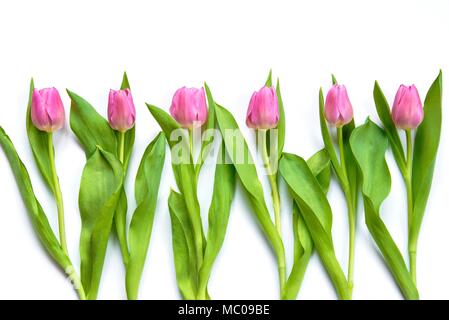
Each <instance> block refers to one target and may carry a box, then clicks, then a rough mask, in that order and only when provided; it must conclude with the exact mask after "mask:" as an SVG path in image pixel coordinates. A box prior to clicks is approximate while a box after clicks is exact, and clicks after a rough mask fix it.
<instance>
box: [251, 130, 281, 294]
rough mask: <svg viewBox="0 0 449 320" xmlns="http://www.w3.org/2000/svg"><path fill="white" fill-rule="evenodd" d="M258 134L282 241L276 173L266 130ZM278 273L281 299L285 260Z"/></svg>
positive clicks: (277, 228)
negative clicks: (270, 155) (269, 152)
mask: <svg viewBox="0 0 449 320" xmlns="http://www.w3.org/2000/svg"><path fill="white" fill-rule="evenodd" d="M258 134H259V135H260V138H261V141H260V145H259V149H260V150H261V153H262V160H263V164H264V167H265V170H266V172H267V175H268V181H269V183H270V187H271V198H272V201H273V209H274V224H275V226H276V230H277V232H278V233H279V237H280V238H281V239H282V226H281V201H280V195H279V187H278V182H277V173H275V172H273V171H274V170H273V167H272V165H271V162H270V157H269V155H268V149H267V130H261V131H260V132H259V133H258ZM278 272H279V283H280V292H281V297H283V296H284V295H283V292H284V287H285V283H286V267H285V258H284V261H282V260H281V261H279V262H278Z"/></svg>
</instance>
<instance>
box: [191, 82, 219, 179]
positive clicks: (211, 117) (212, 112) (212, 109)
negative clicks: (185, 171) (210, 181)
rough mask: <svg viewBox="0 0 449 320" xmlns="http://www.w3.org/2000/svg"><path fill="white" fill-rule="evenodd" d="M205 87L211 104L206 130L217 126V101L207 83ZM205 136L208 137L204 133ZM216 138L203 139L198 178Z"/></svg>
mask: <svg viewBox="0 0 449 320" xmlns="http://www.w3.org/2000/svg"><path fill="white" fill-rule="evenodd" d="M204 88H205V91H206V97H207V104H208V106H209V108H208V113H207V121H206V125H205V127H204V129H205V130H212V129H214V128H215V102H214V99H213V97H212V93H211V92H210V89H209V86H208V85H207V83H204ZM203 138H206V137H205V136H204V133H203ZM213 141H214V139H213V138H212V137H211V138H209V139H202V143H201V151H200V158H199V159H198V162H197V164H196V166H195V176H196V179H197V180H198V175H199V174H200V170H201V168H202V167H203V164H204V161H205V160H206V157H207V154H208V152H209V148H208V147H209V146H211V144H212V142H213Z"/></svg>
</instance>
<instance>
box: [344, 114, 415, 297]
mask: <svg viewBox="0 0 449 320" xmlns="http://www.w3.org/2000/svg"><path fill="white" fill-rule="evenodd" d="M350 143H351V148H352V152H353V153H354V156H355V159H356V161H357V163H358V165H359V167H360V171H361V174H362V180H363V186H362V193H363V202H364V205H365V222H366V225H367V227H368V230H369V231H370V233H371V235H372V237H373V238H374V241H375V242H376V244H377V246H378V247H379V250H380V251H381V253H382V255H383V257H384V259H385V262H386V263H387V265H388V267H389V268H390V270H391V272H392V274H393V276H394V278H395V280H396V282H397V284H398V286H399V287H400V289H401V291H402V293H403V294H404V296H405V297H406V298H407V299H418V298H419V296H418V291H417V289H416V287H415V285H414V284H413V279H412V278H411V276H410V274H409V272H408V269H407V266H406V264H405V262H404V259H403V257H402V254H401V252H400V251H399V249H398V247H397V246H396V244H395V242H394V240H393V238H392V237H391V235H390V233H389V232H388V230H387V228H386V226H385V224H384V223H383V221H382V219H381V217H380V213H379V210H380V206H381V204H382V202H383V201H384V200H385V198H386V197H387V196H388V194H389V193H390V188H391V177H390V171H389V170H388V166H387V162H386V161H385V151H386V150H387V147H388V138H387V136H386V134H385V132H384V131H383V130H382V129H381V128H379V127H378V126H377V125H376V124H374V123H373V122H372V121H371V120H369V119H368V120H367V121H366V123H365V124H364V125H362V126H360V127H358V128H357V129H355V130H354V133H353V134H352V136H351V140H350Z"/></svg>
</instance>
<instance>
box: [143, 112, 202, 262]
mask: <svg viewBox="0 0 449 320" xmlns="http://www.w3.org/2000/svg"><path fill="white" fill-rule="evenodd" d="M147 107H148V110H149V111H150V112H151V114H152V115H153V117H154V119H155V120H156V121H157V122H158V123H159V126H160V127H161V129H162V131H163V132H164V134H165V137H166V139H167V142H168V144H169V146H170V149H171V153H172V167H173V173H174V175H175V179H176V184H177V185H178V188H179V191H180V193H181V194H182V197H183V199H184V201H185V206H186V209H187V212H188V214H189V219H190V222H191V226H192V231H193V234H194V238H195V249H196V251H195V253H196V259H197V262H198V267H199V266H200V264H201V261H202V259H203V252H204V245H205V237H204V232H203V224H202V221H201V212H200V205H199V202H198V196H197V190H196V176H195V169H194V166H193V161H192V157H191V155H190V152H189V146H188V141H189V139H188V138H187V135H186V134H185V130H183V129H181V128H180V127H179V124H178V123H177V122H176V121H175V120H174V119H173V118H172V117H171V116H170V115H169V114H167V113H166V112H165V111H163V110H162V109H160V108H158V107H155V106H152V105H149V104H147ZM172 134H175V136H179V139H180V140H175V139H174V138H175V137H172ZM177 149H179V150H178V151H180V152H182V154H181V155H180V157H181V158H180V160H181V161H179V162H180V163H175V161H174V158H176V157H178V156H179V155H178V154H175V152H176V151H175V150H177ZM184 152H187V153H188V154H189V157H188V159H184V158H183V157H182V156H183V154H184ZM185 160H188V161H185ZM178 219H179V217H178ZM172 221H173V219H172ZM175 223H176V222H175ZM175 226H176V224H175ZM172 228H173V226H172Z"/></svg>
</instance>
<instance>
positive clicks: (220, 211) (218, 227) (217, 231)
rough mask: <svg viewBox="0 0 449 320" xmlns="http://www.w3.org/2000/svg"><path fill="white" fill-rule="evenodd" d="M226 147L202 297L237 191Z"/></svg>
mask: <svg viewBox="0 0 449 320" xmlns="http://www.w3.org/2000/svg"><path fill="white" fill-rule="evenodd" d="M225 158H226V149H225V146H224V145H223V143H222V145H221V147H220V152H219V157H218V159H217V165H216V169H215V178H214V189H213V191H212V201H211V204H210V207H209V229H208V232H207V242H206V243H207V244H206V248H205V250H204V261H203V264H202V265H201V269H200V274H199V294H200V295H201V296H200V298H201V299H205V298H206V297H207V292H206V290H207V283H208V281H209V277H210V273H211V271H212V266H213V263H214V262H215V259H216V257H217V255H218V253H219V252H220V249H221V246H222V244H223V241H224V238H225V235H226V229H227V226H228V220H229V213H230V211H231V204H232V199H233V198H234V192H235V169H234V166H233V165H232V164H228V162H226V160H225Z"/></svg>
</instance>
